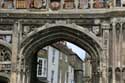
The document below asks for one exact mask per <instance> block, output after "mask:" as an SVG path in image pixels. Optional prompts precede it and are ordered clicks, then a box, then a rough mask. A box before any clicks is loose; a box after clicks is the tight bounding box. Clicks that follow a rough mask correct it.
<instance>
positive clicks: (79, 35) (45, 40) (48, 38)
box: [20, 24, 102, 83]
mask: <svg viewBox="0 0 125 83" xmlns="http://www.w3.org/2000/svg"><path fill="white" fill-rule="evenodd" d="M61 40H65V41H68V42H71V43H74V44H76V45H78V46H79V47H81V48H82V49H84V50H86V51H87V52H88V53H89V55H90V56H91V57H92V60H93V61H92V64H93V78H92V79H93V83H99V77H98V69H99V66H100V64H99V63H100V59H101V56H102V47H101V45H100V43H99V39H98V38H97V37H96V36H95V35H94V34H93V33H92V32H90V31H88V30H87V29H85V28H83V27H80V26H78V25H75V24H46V25H44V26H42V27H40V28H38V29H37V30H35V31H32V32H30V33H29V34H28V36H27V38H25V39H24V40H23V41H22V43H21V51H20V52H21V53H20V54H21V56H24V64H25V67H27V70H28V69H30V68H29V67H30V66H29V64H30V65H31V63H32V60H31V58H32V57H33V56H32V54H33V53H35V52H36V51H37V50H39V49H40V48H43V47H45V46H47V45H50V44H52V43H55V42H57V41H61ZM29 72H31V71H30V70H29ZM33 75H34V74H33ZM31 76H32V74H31ZM97 80H98V81H97Z"/></svg>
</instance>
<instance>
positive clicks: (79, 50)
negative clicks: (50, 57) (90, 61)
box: [67, 42, 85, 60]
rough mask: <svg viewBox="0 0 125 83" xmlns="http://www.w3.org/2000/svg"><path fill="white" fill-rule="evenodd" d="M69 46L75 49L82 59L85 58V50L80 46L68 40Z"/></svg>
mask: <svg viewBox="0 0 125 83" xmlns="http://www.w3.org/2000/svg"><path fill="white" fill-rule="evenodd" d="M67 46H68V47H69V48H71V49H72V50H73V52H75V53H76V54H77V55H78V56H79V57H80V58H81V59H82V60H84V58H85V51H84V50H83V49H81V48H79V47H78V46H76V45H74V44H72V43H69V42H67Z"/></svg>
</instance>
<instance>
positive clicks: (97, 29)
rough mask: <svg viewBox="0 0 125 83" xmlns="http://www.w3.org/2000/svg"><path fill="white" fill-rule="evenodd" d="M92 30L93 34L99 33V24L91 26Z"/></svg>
mask: <svg viewBox="0 0 125 83" xmlns="http://www.w3.org/2000/svg"><path fill="white" fill-rule="evenodd" d="M92 32H93V33H94V34H95V35H99V33H100V27H99V26H93V27H92Z"/></svg>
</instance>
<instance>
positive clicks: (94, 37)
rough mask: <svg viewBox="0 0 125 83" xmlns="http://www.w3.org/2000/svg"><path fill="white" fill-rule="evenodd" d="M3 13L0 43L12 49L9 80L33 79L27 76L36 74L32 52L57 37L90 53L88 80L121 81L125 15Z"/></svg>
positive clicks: (124, 58) (19, 82) (124, 61)
mask: <svg viewBox="0 0 125 83" xmlns="http://www.w3.org/2000/svg"><path fill="white" fill-rule="evenodd" d="M3 14H4V13H0V39H1V41H2V42H0V45H2V46H4V47H6V48H8V49H9V50H10V51H11V52H12V55H11V74H10V75H11V76H10V78H9V79H10V83H34V81H36V80H37V79H36V77H33V79H31V78H32V76H33V75H35V74H36V73H35V72H33V69H31V67H32V66H33V64H32V62H33V59H32V58H33V56H32V55H34V53H36V52H37V51H38V50H39V49H40V48H42V47H45V46H47V45H50V44H52V43H54V42H57V41H60V40H66V41H69V42H72V43H74V44H76V45H78V46H79V47H81V48H83V49H85V50H86V51H87V52H88V54H89V55H90V56H91V65H92V75H91V77H92V83H124V82H125V76H124V73H125V52H124V49H125V43H124V42H125V17H120V16H119V15H118V16H117V17H116V15H115V14H113V16H114V17H113V16H112V13H108V14H110V15H111V16H108V14H107V15H106V17H104V16H103V15H104V14H100V13H97V14H93V15H92V16H91V14H88V15H87V14H86V15H85V14H83V15H82V14H72V13H70V14H57V13H56V14H38V13H37V14H35V13H31V14H27V13H26V14H25V13H24V14H22V13H17V12H16V13H7V14H8V15H7V16H5V15H3ZM120 15H121V14H120ZM93 16H95V17H93ZM5 27H6V28H5ZM7 36H9V37H10V38H9V39H10V41H9V42H8V41H6V37H7ZM7 38H8V37H7ZM9 39H7V40H9ZM2 49H3V48H2ZM5 52H7V51H5ZM11 52H9V53H11ZM0 53H2V54H3V50H0ZM7 53H8V52H7ZM4 54H5V53H4ZM9 60H10V58H9Z"/></svg>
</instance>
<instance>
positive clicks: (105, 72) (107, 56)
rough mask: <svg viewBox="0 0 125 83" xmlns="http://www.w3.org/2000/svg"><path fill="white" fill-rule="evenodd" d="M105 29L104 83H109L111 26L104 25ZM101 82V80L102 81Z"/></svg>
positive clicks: (105, 23)
mask: <svg viewBox="0 0 125 83" xmlns="http://www.w3.org/2000/svg"><path fill="white" fill-rule="evenodd" d="M102 29H103V56H104V57H103V59H104V60H103V63H102V69H101V71H102V78H101V79H102V82H101V83H108V68H109V29H110V24H109V23H107V22H103V23H102ZM100 81H101V80H100Z"/></svg>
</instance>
